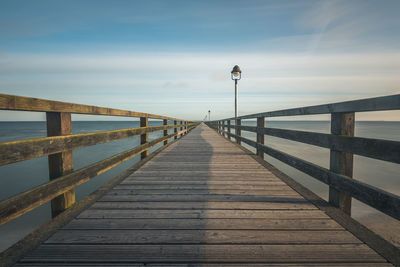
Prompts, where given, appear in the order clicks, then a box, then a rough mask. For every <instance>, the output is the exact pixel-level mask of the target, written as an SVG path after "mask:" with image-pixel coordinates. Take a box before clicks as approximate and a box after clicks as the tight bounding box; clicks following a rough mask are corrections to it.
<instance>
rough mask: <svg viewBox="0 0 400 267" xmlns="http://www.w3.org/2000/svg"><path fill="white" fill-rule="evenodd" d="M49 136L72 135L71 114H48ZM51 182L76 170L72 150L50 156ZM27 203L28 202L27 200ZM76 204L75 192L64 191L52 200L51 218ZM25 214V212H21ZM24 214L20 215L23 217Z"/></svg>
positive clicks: (72, 190) (71, 190)
mask: <svg viewBox="0 0 400 267" xmlns="http://www.w3.org/2000/svg"><path fill="white" fill-rule="evenodd" d="M46 125H47V136H55V135H69V134H71V133H72V123H71V113H65V112H62V113H59V112H47V113H46ZM48 163H49V178H50V181H52V180H55V179H58V178H60V177H62V176H64V175H66V174H68V173H71V172H72V170H73V168H74V160H73V159H72V150H68V151H63V152H61V153H57V154H53V155H49V157H48ZM25 201H28V199H26V200H25ZM74 203H75V190H74V189H73V188H72V189H70V190H68V191H65V190H64V191H63V192H62V193H61V194H58V195H57V196H56V197H55V198H53V199H52V200H51V216H52V217H53V218H54V217H56V216H58V215H59V214H60V213H61V212H63V211H65V210H66V209H68V208H69V207H71V206H72V205H73V204H74ZM21 212H23V210H21ZM22 214H23V213H20V215H22Z"/></svg>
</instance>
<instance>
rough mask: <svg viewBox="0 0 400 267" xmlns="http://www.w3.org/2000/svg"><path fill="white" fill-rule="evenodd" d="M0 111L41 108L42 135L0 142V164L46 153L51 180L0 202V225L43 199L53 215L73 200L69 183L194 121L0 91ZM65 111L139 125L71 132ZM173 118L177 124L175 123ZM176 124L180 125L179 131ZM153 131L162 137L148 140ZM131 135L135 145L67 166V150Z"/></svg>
mask: <svg viewBox="0 0 400 267" xmlns="http://www.w3.org/2000/svg"><path fill="white" fill-rule="evenodd" d="M0 110H19V111H39V112H46V120H47V136H48V137H43V138H34V139H26V140H17V141H10V142H3V143H0V166H1V165H5V164H10V163H14V162H18V161H23V160H28V159H33V158H37V157H42V156H48V160H49V177H50V180H51V181H50V182H48V183H45V184H42V185H39V186H37V187H35V188H33V189H30V190H28V191H26V192H23V193H20V194H17V195H15V196H13V197H10V198H8V199H5V200H3V201H1V202H0V225H3V224H5V223H7V222H10V221H11V220H13V219H16V218H18V217H19V216H21V215H23V214H25V213H27V212H29V211H31V210H33V209H35V208H37V207H38V206H40V205H42V204H44V203H46V202H48V201H51V207H52V216H53V217H55V216H57V215H58V214H60V213H61V212H63V211H65V210H66V209H68V208H69V207H71V206H72V205H73V204H74V202H75V193H74V188H75V187H77V186H78V185H80V184H82V183H84V182H86V181H88V180H90V179H91V178H93V177H96V176H98V175H100V174H101V173H103V172H105V171H107V170H109V169H111V168H113V167H115V166H117V165H119V164H120V163H122V162H124V161H126V160H128V159H131V158H133V157H134V156H136V155H139V154H141V159H144V158H145V157H147V155H148V153H149V152H148V151H149V148H151V147H153V146H155V145H157V144H159V143H163V144H164V145H167V144H168V140H169V139H171V138H174V139H177V138H178V137H179V136H180V137H182V136H183V135H184V134H186V133H187V132H188V131H189V130H191V129H192V128H193V127H195V126H196V125H197V124H198V123H196V122H192V121H187V120H181V119H176V118H170V117H165V116H159V115H154V114H148V113H140V112H134V111H127V110H119V109H110V108H103V107H96V106H88V105H80V104H74V103H65V102H59V101H50V100H44V99H36V98H28V97H20V96H12V95H4V94H0ZM71 114H91V115H109V116H124V117H139V118H140V128H130V129H121V130H113V131H104V132H94V133H84V134H72V133H71V132H72V124H71ZM149 118H150V119H159V120H162V121H163V125H162V126H149ZM168 121H173V122H174V124H173V125H168ZM178 122H180V123H179V124H178ZM178 128H180V129H179V131H178ZM168 129H174V133H173V134H168ZM156 131H163V137H160V138H157V139H155V140H153V141H150V142H149V140H148V134H149V133H151V132H156ZM135 135H140V145H139V146H136V147H134V148H132V149H129V150H127V151H124V152H122V153H119V154H117V155H114V156H112V157H109V158H107V159H104V160H102V161H99V162H96V163H94V164H91V165H89V166H87V167H84V168H82V169H79V170H73V159H72V150H74V149H77V148H82V147H87V146H92V145H97V144H102V143H107V142H111V141H115V140H120V139H124V138H127V137H131V136H135Z"/></svg>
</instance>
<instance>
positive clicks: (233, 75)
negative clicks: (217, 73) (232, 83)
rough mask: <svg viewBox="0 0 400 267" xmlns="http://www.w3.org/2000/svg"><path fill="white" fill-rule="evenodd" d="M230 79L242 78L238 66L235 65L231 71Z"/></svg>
mask: <svg viewBox="0 0 400 267" xmlns="http://www.w3.org/2000/svg"><path fill="white" fill-rule="evenodd" d="M231 78H232V80H240V78H242V71H241V69H240V68H239V66H238V65H235V67H233V69H232V71H231Z"/></svg>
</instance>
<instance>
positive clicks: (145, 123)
mask: <svg viewBox="0 0 400 267" xmlns="http://www.w3.org/2000/svg"><path fill="white" fill-rule="evenodd" d="M140 127H146V128H147V127H149V118H147V117H140ZM148 142H149V134H148V133H144V134H142V135H140V144H141V145H144V144H146V143H148ZM148 155H149V150H148V149H146V150H144V151H143V152H142V153H141V154H140V159H144V158H145V157H147V156H148Z"/></svg>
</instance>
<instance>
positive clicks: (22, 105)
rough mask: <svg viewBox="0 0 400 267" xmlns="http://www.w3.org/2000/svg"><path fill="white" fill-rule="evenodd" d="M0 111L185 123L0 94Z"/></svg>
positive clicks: (163, 117) (141, 113) (133, 113)
mask: <svg viewBox="0 0 400 267" xmlns="http://www.w3.org/2000/svg"><path fill="white" fill-rule="evenodd" d="M0 110H18V111H37V112H68V113H73V114H89V115H105V116H122V117H138V118H139V117H145V118H149V119H160V120H170V121H174V120H177V121H187V122H188V120H181V119H177V118H171V117H166V116H161V115H155V114H150V113H143V112H136V111H130V110H122V109H114V108H105V107H98V106H89V105H83V104H75V103H69V102H61V101H54V100H47V99H40V98H33V97H24V96H15V95H6V94H0Z"/></svg>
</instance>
